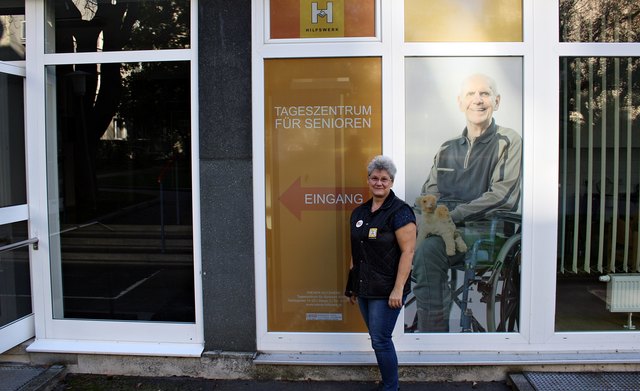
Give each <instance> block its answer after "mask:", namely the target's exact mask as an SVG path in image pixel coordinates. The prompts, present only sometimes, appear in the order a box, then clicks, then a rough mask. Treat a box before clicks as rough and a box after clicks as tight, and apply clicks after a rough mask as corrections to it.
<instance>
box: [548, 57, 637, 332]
mask: <svg viewBox="0 0 640 391" xmlns="http://www.w3.org/2000/svg"><path fill="white" fill-rule="evenodd" d="M639 65H640V59H639V58H637V57H632V58H563V59H561V69H560V74H561V91H560V97H561V102H562V103H561V111H560V118H561V122H560V132H561V133H560V151H559V152H560V162H561V165H560V180H561V183H560V210H559V222H560V227H559V237H558V245H559V248H558V276H557V284H558V289H557V303H556V309H557V311H556V330H557V331H594V330H626V329H625V328H624V325H626V324H627V323H628V322H627V320H628V319H627V316H628V313H625V312H616V311H609V309H611V308H610V305H611V304H612V302H611V296H610V294H611V292H608V286H607V284H606V283H604V282H601V281H599V277H600V276H604V275H620V274H625V273H638V272H640V253H639V252H638V231H640V229H639V228H640V222H639V219H638V204H639V200H640V192H639V187H640V159H639V156H640V136H639V135H638V131H637V130H638V124H639V123H638V107H639V105H640V99H639V96H640V95H639V93H640V87H639V86H638V79H639V77H640V73H639V71H638V66H639ZM635 279H636V282H635V283H633V284H630V285H629V290H628V291H627V294H629V295H630V297H633V298H636V303H637V304H636V306H638V305H640V301H638V300H637V298H638V297H640V275H638V274H637V275H636V277H635Z"/></svg>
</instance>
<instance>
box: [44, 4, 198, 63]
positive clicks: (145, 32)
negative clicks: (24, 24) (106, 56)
mask: <svg viewBox="0 0 640 391" xmlns="http://www.w3.org/2000/svg"><path fill="white" fill-rule="evenodd" d="M46 10H47V16H46V18H47V20H48V23H47V25H48V26H55V28H53V29H47V30H46V40H45V47H46V51H47V53H76V52H101V51H105V52H106V51H121V50H151V49H186V48H189V40H190V4H189V0H155V1H144V0H117V1H115V0H110V1H90V0H74V1H69V0H48V1H47V2H46Z"/></svg>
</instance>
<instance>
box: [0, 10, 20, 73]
mask: <svg viewBox="0 0 640 391" xmlns="http://www.w3.org/2000/svg"><path fill="white" fill-rule="evenodd" d="M2 3H3V4H0V61H21V60H24V59H25V51H26V48H25V43H26V30H25V27H26V25H25V19H24V1H10V2H6V1H3V2H2Z"/></svg>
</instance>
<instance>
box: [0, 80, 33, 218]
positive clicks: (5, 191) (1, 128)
mask: <svg viewBox="0 0 640 391" xmlns="http://www.w3.org/2000/svg"><path fill="white" fill-rule="evenodd" d="M23 102H24V82H23V78H22V77H21V76H13V75H7V74H2V73H0V207H3V206H10V205H21V204H26V203H27V184H26V172H25V144H24V104H23Z"/></svg>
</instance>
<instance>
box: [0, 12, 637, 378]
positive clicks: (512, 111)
mask: <svg viewBox="0 0 640 391" xmlns="http://www.w3.org/2000/svg"><path fill="white" fill-rule="evenodd" d="M623 3H624V4H621V3H620V2H619V1H618V2H613V1H611V2H605V3H604V5H603V4H602V2H597V4H596V2H593V1H589V0H575V1H569V0H563V1H539V2H534V1H533V0H524V1H514V0H501V1H497V2H496V1H479V2H474V4H458V3H455V2H450V1H434V2H429V4H426V2H421V1H414V0H405V1H404V2H395V1H394V2H392V1H385V0H368V1H355V0H334V1H313V0H309V1H307V0H300V1H290V0H271V1H251V2H250V1H242V2H237V1H235V2H234V1H215V2H205V1H195V0H191V1H189V0H180V1H168V0H158V1H131V0H129V1H123V0H117V1H115V0H114V1H105V2H102V1H98V2H96V1H71V0H69V1H65V0H22V1H20V0H15V1H13V0H12V1H8V2H3V5H0V12H1V15H2V19H0V21H2V26H3V30H2V32H3V35H1V36H0V44H2V46H1V47H0V49H2V51H1V52H0V53H5V54H2V56H4V57H3V58H0V82H1V83H2V84H3V88H2V90H1V92H0V94H2V97H0V106H1V107H2V108H1V109H0V110H2V112H3V113H4V114H3V115H2V116H0V137H1V140H2V145H1V147H2V150H3V153H2V156H1V157H0V159H1V160H2V165H1V167H2V168H1V169H2V172H3V173H2V175H1V178H2V182H1V184H0V196H1V198H0V201H1V202H0V207H1V209H0V227H2V232H3V235H2V242H1V244H2V245H3V246H4V247H3V250H4V251H3V252H2V253H0V262H2V263H3V268H2V281H3V287H4V288H3V290H4V292H3V301H2V303H1V305H2V307H1V308H2V311H1V312H2V325H0V326H1V327H2V329H0V334H1V335H2V338H0V340H1V341H4V342H3V345H2V346H0V347H1V348H2V349H1V350H3V351H7V350H9V349H11V348H13V347H14V346H16V345H19V344H21V343H23V342H24V341H30V342H29V343H28V345H27V347H26V350H27V351H28V352H30V353H33V354H36V353H64V354H92V355H119V356H149V357H153V356H157V357H167V356H173V357H191V358H198V357H202V356H203V355H206V354H207V352H248V353H251V354H252V353H255V352H257V353H258V355H257V358H256V361H262V362H265V363H314V362H316V363H322V364H327V363H335V364H343V363H363V364H367V363H371V362H372V360H373V359H372V353H371V350H370V341H369V339H368V335H367V333H366V329H365V328H364V324H363V323H362V320H361V319H360V315H359V313H358V311H357V308H356V307H354V306H351V305H349V304H348V302H347V300H346V299H345V297H344V294H343V292H344V285H345V283H346V279H347V274H348V268H349V256H350V255H349V254H350V252H349V237H348V235H349V225H348V220H349V213H350V211H351V210H352V209H353V208H354V207H355V206H356V205H358V204H360V203H362V202H363V201H365V200H366V199H368V197H369V194H368V192H367V187H366V179H367V173H366V165H367V162H368V161H369V160H370V159H371V158H372V157H373V156H375V155H378V154H385V155H389V156H391V157H392V158H393V159H394V161H395V162H396V164H397V166H398V169H399V170H398V175H397V177H396V178H395V181H394V183H393V189H394V191H395V192H396V194H398V195H399V196H400V197H401V198H403V199H405V200H406V201H407V202H408V203H410V204H411V205H414V200H415V199H416V198H417V197H419V196H420V195H421V194H422V193H424V192H425V189H426V188H427V187H428V184H426V183H425V182H427V179H428V178H429V176H430V172H432V171H433V173H435V174H434V175H437V177H438V181H439V182H440V184H441V186H442V183H445V181H446V180H447V179H446V177H445V176H441V175H447V174H448V173H453V172H455V170H454V169H449V168H446V167H441V168H440V169H437V168H433V165H434V162H437V159H434V156H436V154H437V152H438V150H439V148H440V146H441V145H442V144H443V143H445V142H447V140H450V139H453V138H456V137H458V136H460V135H461V134H463V135H466V133H465V132H466V130H465V129H466V128H465V126H466V125H467V124H468V123H469V122H468V121H470V117H469V116H468V115H469V114H468V113H467V114H466V115H467V117H466V118H465V107H464V101H465V95H464V94H462V91H465V88H466V87H465V85H466V84H465V80H468V77H469V76H473V75H478V74H481V75H483V77H484V80H490V82H488V85H489V86H490V88H489V90H488V91H485V92H486V93H487V95H491V97H488V98H487V99H491V102H492V103H491V104H492V110H493V112H489V113H490V114H492V116H493V120H494V124H495V126H499V127H501V128H508V129H511V132H512V133H513V135H514V136H512V138H511V139H510V141H509V142H510V144H509V145H510V147H509V148H507V149H504V150H503V149H500V151H499V152H494V153H496V154H497V155H496V156H498V158H499V159H500V160H501V161H502V160H504V161H508V162H509V163H508V164H509V167H510V168H509V169H508V170H509V172H507V173H505V172H504V170H503V171H500V172H499V170H498V171H495V173H494V175H493V176H491V178H490V180H489V181H488V182H487V183H482V184H476V183H474V181H475V180H476V179H477V177H475V176H473V177H465V176H464V174H463V173H462V171H461V173H460V175H462V176H459V177H457V179H454V180H453V181H452V183H453V184H454V185H456V186H458V189H459V190H458V192H457V193H456V195H457V197H456V198H462V199H465V202H463V203H462V204H463V205H467V206H468V207H469V208H472V207H474V205H475V204H480V203H483V204H482V205H484V207H483V209H482V208H481V209H482V210H483V212H482V213H480V212H478V211H479V210H480V209H473V210H472V211H471V212H469V213H467V214H465V216H466V217H464V218H463V217H461V216H462V215H461V214H462V212H461V211H462V210H463V209H464V207H463V208H461V209H456V208H458V204H449V207H450V209H451V211H452V215H453V216H454V220H456V222H457V223H458V224H457V229H458V231H459V232H460V233H461V234H462V236H463V237H464V240H465V242H466V245H467V246H468V251H465V255H464V256H461V258H460V259H461V260H462V261H461V263H460V265H459V266H456V267H451V268H450V270H449V271H448V274H447V280H448V281H449V282H447V284H446V287H445V288H443V289H445V290H446V291H443V293H442V299H441V302H440V303H439V305H442V307H443V308H445V309H446V310H445V312H446V319H447V321H446V322H445V323H446V324H445V326H444V329H438V330H437V332H436V330H433V329H430V328H429V326H428V325H425V323H424V322H423V320H422V319H421V316H422V315H421V314H422V313H423V312H421V311H423V310H424V307H423V306H424V305H425V304H424V301H425V299H424V297H423V296H421V293H420V291H419V290H417V289H416V290H414V291H413V292H412V294H411V295H410V296H409V297H408V300H407V304H406V306H405V309H404V310H403V312H402V314H401V316H400V318H399V321H398V324H397V326H396V331H395V334H394V341H395V344H396V348H397V350H398V352H399V356H400V361H401V364H407V365H433V364H446V363H449V362H455V363H457V364H459V365H470V366H471V365H475V364H483V365H484V364H500V363H503V364H505V365H507V364H512V363H533V364H549V363H559V362H562V363H585V362H588V363H598V364H617V363H620V362H624V363H630V364H634V363H637V362H638V361H639V360H640V354H639V353H638V351H639V347H640V337H639V334H638V333H637V331H635V320H634V318H633V313H634V312H637V311H638V308H639V307H640V255H639V254H638V251H637V243H638V230H639V227H640V225H639V224H640V223H639V220H638V204H639V202H640V198H639V197H640V194H639V191H638V186H639V183H640V165H639V162H638V159H637V155H638V154H637V153H636V152H637V149H638V148H639V140H640V128H639V120H638V106H639V104H640V103H639V98H638V97H639V96H640V90H639V85H638V83H639V77H640V74H639V73H638V72H639V71H638V61H639V60H638V54H639V53H640V43H638V37H637V34H636V33H635V32H636V31H637V26H638V25H640V17H638V16H637V15H638V14H640V13H639V12H638V11H640V10H639V9H638V8H639V6H638V5H637V4H635V3H634V2H631V1H628V2H623ZM473 92H474V93H478V95H481V94H480V92H478V91H473ZM474 99H476V98H474ZM480 111H482V115H485V114H486V112H487V109H486V107H484V106H483V107H482V110H480ZM491 129H493V128H491ZM514 140H515V141H514ZM496 142H497V141H496ZM501 142H504V140H503V141H501ZM474 145H475V144H474ZM503 151H508V153H507V152H503ZM470 159H472V157H471V158H470ZM487 164H489V163H487ZM466 167H467V166H466V163H465V168H466ZM432 168H433V169H432ZM505 178H511V179H510V180H511V182H508V183H507V180H506V179H505ZM465 181H469V182H465ZM474 188H475V190H473V189H474ZM478 188H480V190H479V191H478V190H477V189H478ZM505 189H508V190H505ZM472 191H474V192H476V193H477V194H475V193H474V194H471V192H472ZM441 192H444V190H441ZM501 192H502V193H501ZM506 192H508V194H509V195H510V196H511V197H512V198H513V200H515V201H513V202H510V203H509V204H508V205H509V206H508V207H506V206H504V205H505V203H501V202H499V201H496V199H497V197H498V195H500V194H502V195H503V196H504V194H506ZM444 198H446V197H442V199H441V202H444V201H447V200H445V199H444ZM480 200H483V201H480ZM474 203H475V204H474ZM487 205H489V206H487ZM415 209H416V213H417V216H418V217H419V218H418V220H420V216H421V213H420V211H419V210H418V207H417V205H416V208H415ZM456 210H457V211H456ZM476 212H477V213H476ZM465 213H466V212H465ZM472 215H473V216H474V217H470V216H472ZM417 261H418V262H421V261H424V260H417ZM417 261H416V260H414V267H415V263H416V262H417ZM416 276H418V277H416ZM419 278H420V277H419V274H417V273H414V280H413V282H412V285H413V287H414V288H415V287H416V286H420V283H421V281H420V280H419ZM432 296H433V295H432ZM430 299H431V298H430ZM453 357H455V359H454V358H453Z"/></svg>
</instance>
